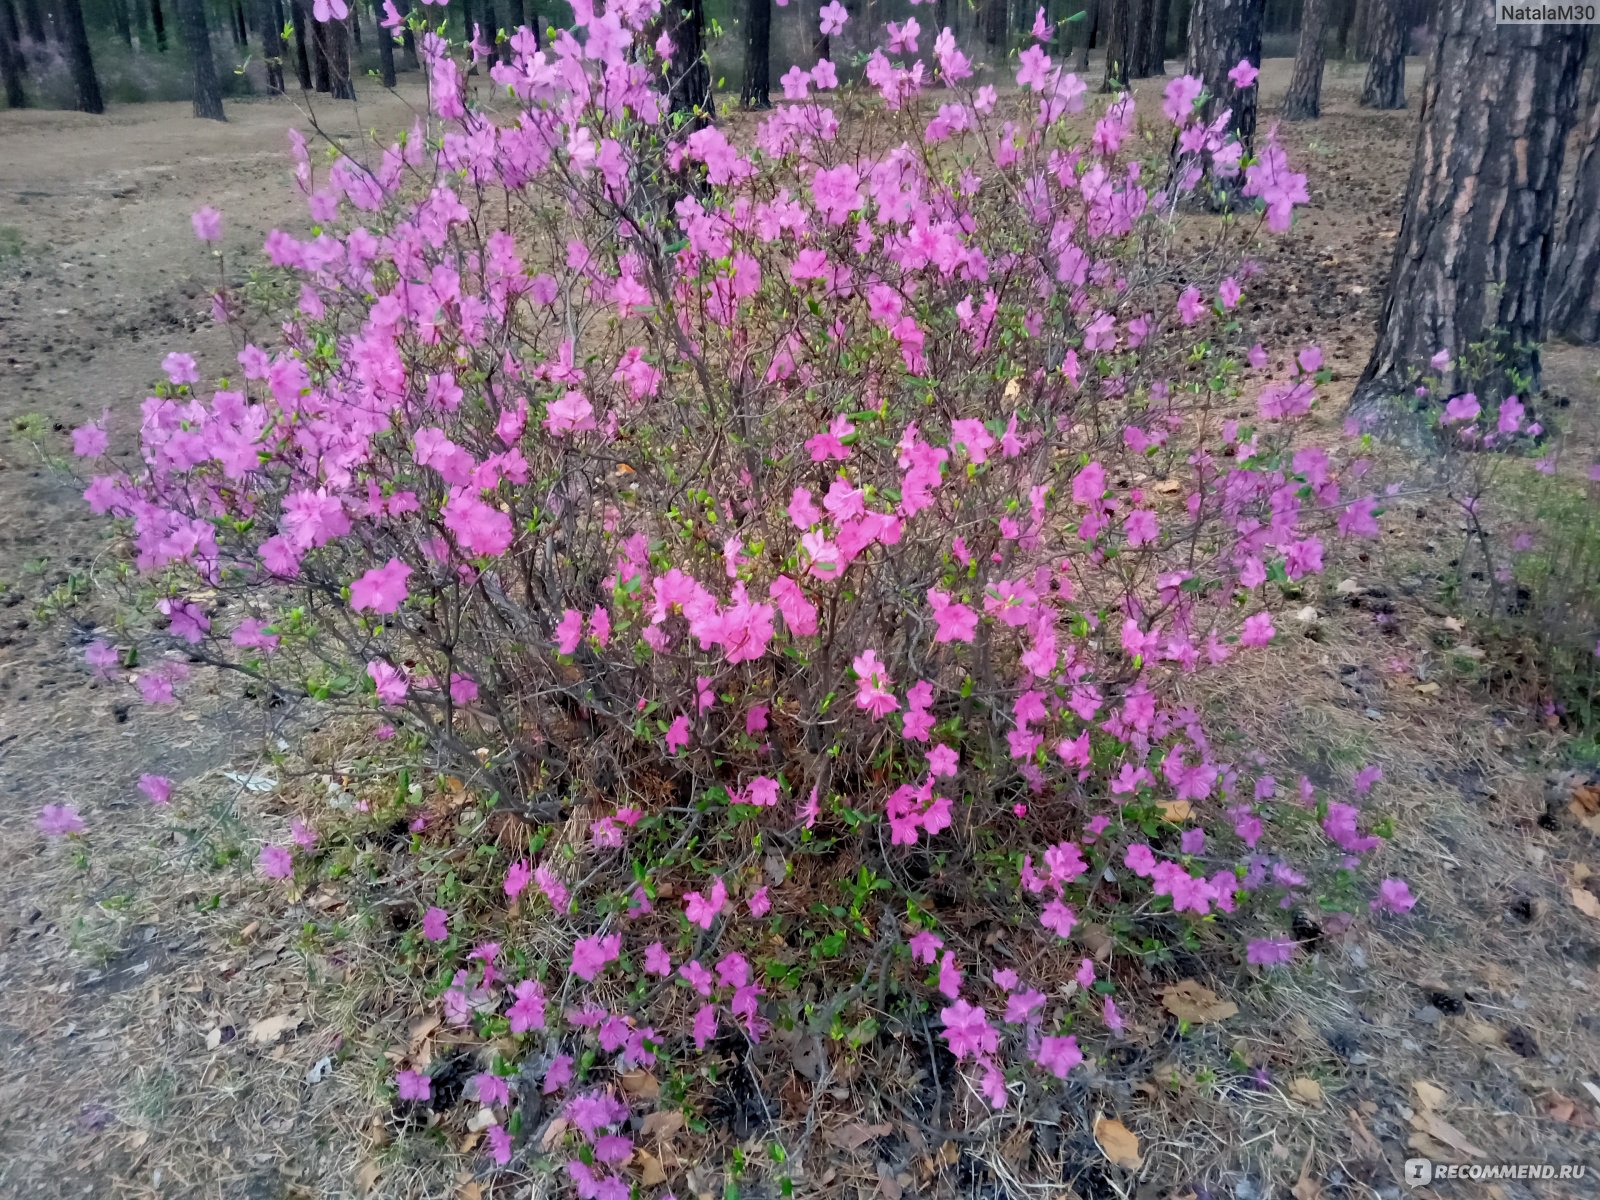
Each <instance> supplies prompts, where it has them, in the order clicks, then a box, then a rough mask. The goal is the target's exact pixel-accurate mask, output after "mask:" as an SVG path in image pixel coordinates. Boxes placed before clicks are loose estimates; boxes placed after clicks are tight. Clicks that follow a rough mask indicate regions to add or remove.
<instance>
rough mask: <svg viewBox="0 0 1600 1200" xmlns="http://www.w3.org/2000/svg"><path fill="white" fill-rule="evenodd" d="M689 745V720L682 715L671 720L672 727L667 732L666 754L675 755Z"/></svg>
mask: <svg viewBox="0 0 1600 1200" xmlns="http://www.w3.org/2000/svg"><path fill="white" fill-rule="evenodd" d="M688 744H689V718H688V717H686V716H684V715H683V714H682V713H680V714H678V715H677V716H676V717H674V718H673V719H672V725H671V727H670V728H668V730H667V739H666V745H667V753H668V754H676V753H677V752H678V751H679V750H682V749H683V748H684V747H685V746H687V745H688Z"/></svg>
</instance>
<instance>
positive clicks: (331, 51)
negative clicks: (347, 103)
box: [323, 20, 356, 100]
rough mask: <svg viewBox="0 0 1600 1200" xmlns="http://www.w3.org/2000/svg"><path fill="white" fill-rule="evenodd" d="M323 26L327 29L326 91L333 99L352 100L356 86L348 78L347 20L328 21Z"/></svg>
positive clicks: (348, 39)
mask: <svg viewBox="0 0 1600 1200" xmlns="http://www.w3.org/2000/svg"><path fill="white" fill-rule="evenodd" d="M323 28H324V29H325V30H326V31H327V46H328V91H329V92H330V93H331V94H332V96H333V98H334V99H335V100H354V99H355V98H356V88H355V83H354V81H353V80H352V79H351V78H350V25H349V22H348V21H337V20H335V21H329V22H328V23H327V24H326V25H325V26H324V27H323Z"/></svg>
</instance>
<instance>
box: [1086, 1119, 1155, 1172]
mask: <svg viewBox="0 0 1600 1200" xmlns="http://www.w3.org/2000/svg"><path fill="white" fill-rule="evenodd" d="M1094 1140H1095V1144H1096V1145H1097V1146H1099V1147H1100V1151H1101V1153H1102V1154H1104V1155H1105V1156H1106V1157H1107V1158H1109V1159H1110V1160H1111V1161H1112V1162H1113V1163H1115V1164H1116V1165H1117V1166H1119V1167H1124V1168H1126V1169H1127V1170H1129V1171H1136V1170H1138V1169H1139V1166H1140V1164H1141V1163H1143V1162H1144V1159H1142V1158H1141V1157H1139V1138H1138V1135H1136V1134H1135V1133H1134V1132H1133V1130H1131V1129H1129V1128H1128V1127H1127V1126H1126V1125H1124V1124H1123V1123H1122V1122H1121V1121H1119V1120H1117V1119H1116V1118H1115V1117H1101V1118H1100V1119H1099V1120H1098V1121H1096V1122H1095V1123H1094Z"/></svg>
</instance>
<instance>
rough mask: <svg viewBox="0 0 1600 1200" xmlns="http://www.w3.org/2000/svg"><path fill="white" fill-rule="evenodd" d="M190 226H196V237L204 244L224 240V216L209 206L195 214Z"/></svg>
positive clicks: (190, 220)
mask: <svg viewBox="0 0 1600 1200" xmlns="http://www.w3.org/2000/svg"><path fill="white" fill-rule="evenodd" d="M189 224H190V225H192V226H194V235H195V237H197V238H199V239H200V240H201V241H202V242H220V241H221V240H222V214H221V213H219V212H218V211H217V210H216V209H214V208H212V207H210V206H209V205H208V206H206V207H205V208H202V209H198V210H197V211H196V212H194V213H193V214H192V215H191V216H190V217H189Z"/></svg>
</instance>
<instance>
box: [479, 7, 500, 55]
mask: <svg viewBox="0 0 1600 1200" xmlns="http://www.w3.org/2000/svg"><path fill="white" fill-rule="evenodd" d="M499 32H500V25H499V22H498V21H497V20H496V19H495V15H494V5H493V4H490V3H488V0H485V3H484V6H483V44H484V45H485V46H487V47H488V48H489V62H490V63H493V62H494V60H495V58H496V57H498V56H499V54H500V53H501V50H500V44H499V42H497V41H496V40H495V38H496V35H497V34H498V33H499Z"/></svg>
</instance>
